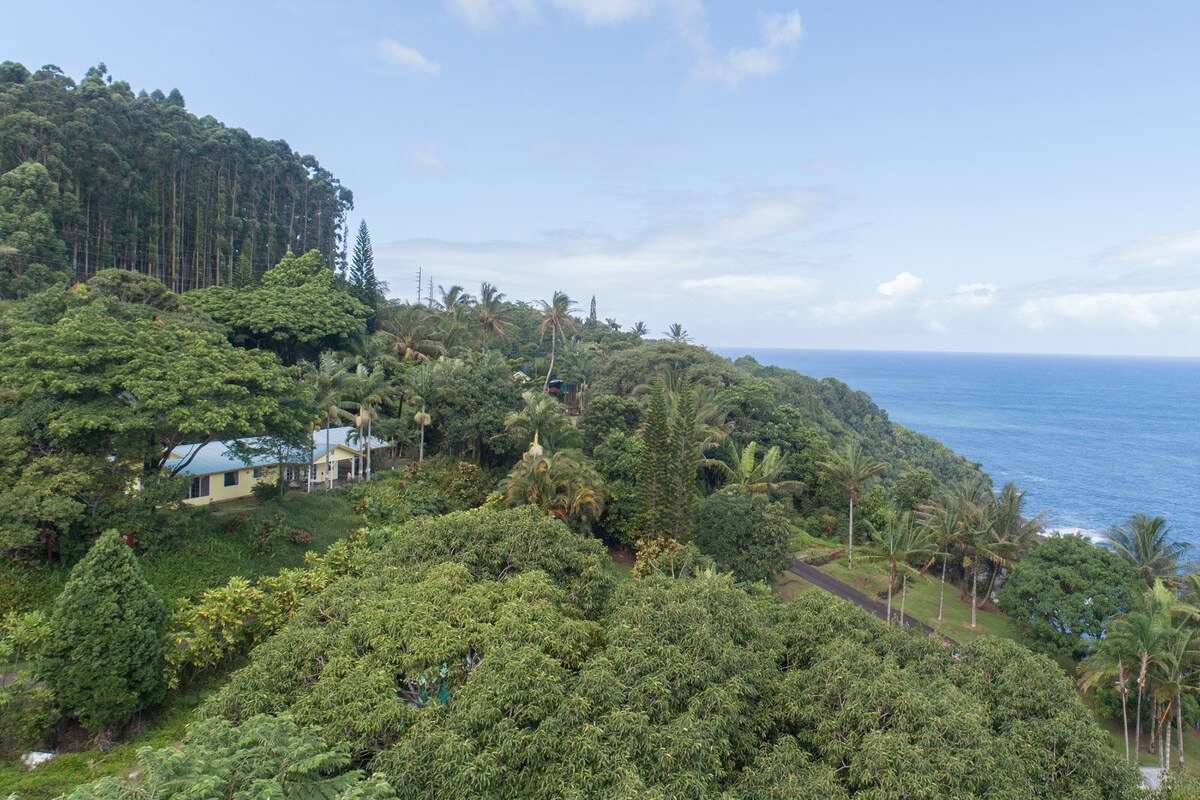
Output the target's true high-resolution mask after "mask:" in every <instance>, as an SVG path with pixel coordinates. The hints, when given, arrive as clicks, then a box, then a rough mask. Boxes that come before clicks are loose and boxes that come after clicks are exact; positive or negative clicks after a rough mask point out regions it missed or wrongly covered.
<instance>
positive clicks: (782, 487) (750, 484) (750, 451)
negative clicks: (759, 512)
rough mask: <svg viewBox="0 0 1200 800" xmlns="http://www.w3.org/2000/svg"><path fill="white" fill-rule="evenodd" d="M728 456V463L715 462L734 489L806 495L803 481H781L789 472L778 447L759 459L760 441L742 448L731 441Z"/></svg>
mask: <svg viewBox="0 0 1200 800" xmlns="http://www.w3.org/2000/svg"><path fill="white" fill-rule="evenodd" d="M727 447H728V453H727V455H726V459H725V460H724V461H715V462H713V463H714V465H715V466H716V468H717V469H718V470H719V471H720V472H721V473H722V474H723V475H724V476H725V479H726V480H727V481H728V482H729V484H730V485H731V486H736V487H737V489H738V491H741V492H746V493H747V494H769V493H770V492H793V493H795V492H802V491H804V484H803V483H801V482H800V481H790V480H781V478H782V476H783V474H784V472H785V471H786V470H787V467H786V465H785V464H784V459H783V456H782V455H781V454H780V450H779V447H778V445H776V446H773V447H771V448H770V449H768V450H767V452H765V453H763V457H762V459H761V460H760V459H758V442H750V444H748V445H746V446H745V447H743V448H741V449H740V450H739V449H738V446H737V445H736V444H734V443H733V442H732V441H729V442H727Z"/></svg>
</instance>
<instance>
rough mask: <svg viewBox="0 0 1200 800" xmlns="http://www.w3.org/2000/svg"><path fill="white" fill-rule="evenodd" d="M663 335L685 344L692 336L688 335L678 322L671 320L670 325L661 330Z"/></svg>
mask: <svg viewBox="0 0 1200 800" xmlns="http://www.w3.org/2000/svg"><path fill="white" fill-rule="evenodd" d="M663 336H666V337H667V338H668V339H670V340H671V341H672V342H678V343H679V344H686V343H688V342H690V341H691V340H692V337H691V336H689V335H688V332H687V331H685V330H684V329H683V326H682V325H680V324H679V323H678V322H672V323H671V326H670V327H669V328H667V329H666V330H665V331H663Z"/></svg>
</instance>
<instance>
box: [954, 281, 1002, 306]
mask: <svg viewBox="0 0 1200 800" xmlns="http://www.w3.org/2000/svg"><path fill="white" fill-rule="evenodd" d="M998 291H1000V290H999V288H998V287H997V286H996V284H994V283H965V284H963V285H962V286H959V287H958V288H957V289H955V290H954V296H953V297H951V298H950V301H949V302H951V303H953V304H955V305H960V306H986V305H990V304H991V303H992V301H994V300H995V299H996V292H998Z"/></svg>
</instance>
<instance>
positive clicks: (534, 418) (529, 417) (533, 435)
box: [504, 391, 574, 445]
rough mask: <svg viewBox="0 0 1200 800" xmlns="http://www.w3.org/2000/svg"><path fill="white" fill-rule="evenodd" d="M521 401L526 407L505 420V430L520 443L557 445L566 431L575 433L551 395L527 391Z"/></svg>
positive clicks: (560, 406)
mask: <svg viewBox="0 0 1200 800" xmlns="http://www.w3.org/2000/svg"><path fill="white" fill-rule="evenodd" d="M521 400H522V402H523V403H524V404H525V405H524V407H523V408H522V409H521V410H520V411H513V412H511V413H509V415H508V416H507V417H505V418H504V430H505V431H507V432H508V434H509V435H510V436H512V437H513V438H514V439H516V440H517V441H518V442H521V443H522V444H524V443H528V442H535V441H536V442H542V443H546V444H548V445H556V444H559V442H558V438H559V436H560V435H561V434H562V433H563V432H564V431H567V430H568V429H570V430H571V431H574V428H572V427H571V422H570V419H569V418H568V417H567V416H566V414H564V413H563V407H562V405H561V404H560V403H559V402H558V401H557V400H555V399H554V398H553V397H551V396H550V395H548V394H542V393H541V392H529V391H526V392H522V393H521Z"/></svg>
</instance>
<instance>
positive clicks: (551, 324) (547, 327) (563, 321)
mask: <svg viewBox="0 0 1200 800" xmlns="http://www.w3.org/2000/svg"><path fill="white" fill-rule="evenodd" d="M541 303H542V318H541V323H540V324H539V325H538V335H539V336H541V337H542V340H543V341H545V339H546V334H547V333H549V334H550V368H549V369H547V370H546V380H545V382H544V383H543V384H542V391H543V392H545V391H549V389H550V378H551V377H552V376H553V375H554V359H555V356H556V355H557V354H558V342H559V341H560V340H562V341H565V339H566V337H567V335H568V334H574V333H575V332H576V326H575V318H574V317H572V316H571V312H573V311H575V309H576V306H575V303H573V302H572V301H571V298H570V297H569V296H568V295H567V294H566V292H558V291H556V292H555V293H554V296H553V298H551V300H550V301H549V302H547V301H545V300H543V301H541Z"/></svg>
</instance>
